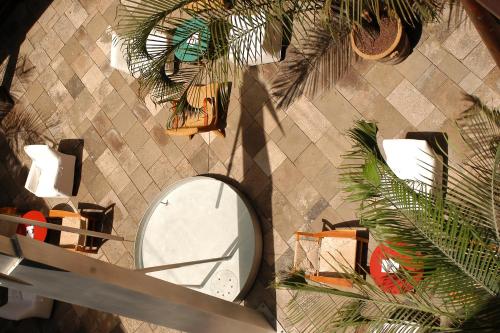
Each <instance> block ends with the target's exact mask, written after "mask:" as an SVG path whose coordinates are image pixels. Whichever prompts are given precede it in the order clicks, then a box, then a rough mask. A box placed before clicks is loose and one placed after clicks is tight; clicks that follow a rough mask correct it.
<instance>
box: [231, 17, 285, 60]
mask: <svg viewBox="0 0 500 333" xmlns="http://www.w3.org/2000/svg"><path fill="white" fill-rule="evenodd" d="M231 25H232V26H231V30H230V31H229V39H230V42H229V43H230V45H229V60H230V61H231V62H233V63H239V64H244V65H248V66H255V65H261V64H268V63H271V62H278V61H281V58H282V53H281V52H282V46H283V27H282V26H280V24H278V22H277V21H276V20H275V22H273V21H272V19H267V18H266V15H265V14H261V15H252V16H251V18H248V17H245V16H239V15H233V16H231ZM255 25H260V27H259V28H258V29H255V28H254V27H255ZM278 26H279V27H278ZM247 31H252V32H251V33H248V32H247ZM242 34H243V36H244V37H243V39H244V40H242V39H241V37H235V36H238V35H242ZM233 38H237V39H238V40H241V44H239V43H234V40H233ZM242 46H245V48H243V47H242Z"/></svg>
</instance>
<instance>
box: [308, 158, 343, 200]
mask: <svg viewBox="0 0 500 333" xmlns="http://www.w3.org/2000/svg"><path fill="white" fill-rule="evenodd" d="M312 185H313V186H314V188H315V189H316V190H317V191H318V192H319V193H320V194H321V195H322V196H323V198H325V199H326V201H330V200H331V199H332V198H333V196H334V195H336V194H337V193H339V192H340V190H341V188H342V185H341V183H340V178H339V171H338V170H337V169H336V168H335V167H334V166H333V164H331V163H328V164H327V165H325V166H324V167H323V169H321V170H320V172H319V173H318V175H317V176H316V178H315V179H313V181H312Z"/></svg>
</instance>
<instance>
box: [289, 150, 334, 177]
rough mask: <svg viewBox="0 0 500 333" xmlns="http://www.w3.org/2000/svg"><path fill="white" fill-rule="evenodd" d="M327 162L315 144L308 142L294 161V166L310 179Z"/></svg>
mask: <svg viewBox="0 0 500 333" xmlns="http://www.w3.org/2000/svg"><path fill="white" fill-rule="evenodd" d="M327 163H328V160H327V158H326V157H325V155H324V154H323V153H322V152H321V150H319V149H318V147H317V146H316V145H314V144H310V145H309V146H308V147H307V149H306V150H304V152H303V153H302V154H301V155H300V156H299V158H298V159H297V160H296V161H295V166H296V167H297V169H298V170H299V171H300V172H301V173H302V174H303V175H304V176H305V177H306V178H307V179H309V180H310V181H312V180H313V179H314V178H316V176H317V175H318V173H319V172H320V171H321V169H322V168H323V167H324V166H325V165H327Z"/></svg>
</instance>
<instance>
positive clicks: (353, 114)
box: [312, 89, 361, 132]
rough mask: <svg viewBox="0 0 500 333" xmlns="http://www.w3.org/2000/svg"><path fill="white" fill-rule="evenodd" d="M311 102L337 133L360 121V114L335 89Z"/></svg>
mask: <svg viewBox="0 0 500 333" xmlns="http://www.w3.org/2000/svg"><path fill="white" fill-rule="evenodd" d="M312 102H313V104H314V105H315V106H316V107H317V108H318V110H319V111H321V113H323V115H324V116H325V117H326V119H328V121H329V122H330V123H331V124H332V126H334V127H335V128H337V129H338V130H339V131H342V132H343V131H345V130H347V129H349V128H351V127H352V125H353V124H354V122H355V121H356V120H359V119H361V114H360V113H359V112H358V111H357V110H356V109H355V108H354V107H353V106H352V105H351V103H349V102H348V101H347V100H346V99H345V98H344V96H342V94H341V93H340V92H338V91H337V90H336V89H331V90H328V91H326V92H325V93H324V94H323V95H321V96H320V97H318V98H316V99H315V100H313V101H312Z"/></svg>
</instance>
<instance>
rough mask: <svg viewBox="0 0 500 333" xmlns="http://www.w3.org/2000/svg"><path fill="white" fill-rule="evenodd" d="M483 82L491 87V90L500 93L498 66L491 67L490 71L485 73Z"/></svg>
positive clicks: (499, 71)
mask: <svg viewBox="0 0 500 333" xmlns="http://www.w3.org/2000/svg"><path fill="white" fill-rule="evenodd" d="M484 83H485V84H486V85H487V86H488V87H490V88H491V89H493V91H495V92H496V93H498V94H500V70H499V69H498V67H495V68H493V69H492V70H491V71H490V73H489V74H488V75H486V77H485V78H484Z"/></svg>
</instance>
